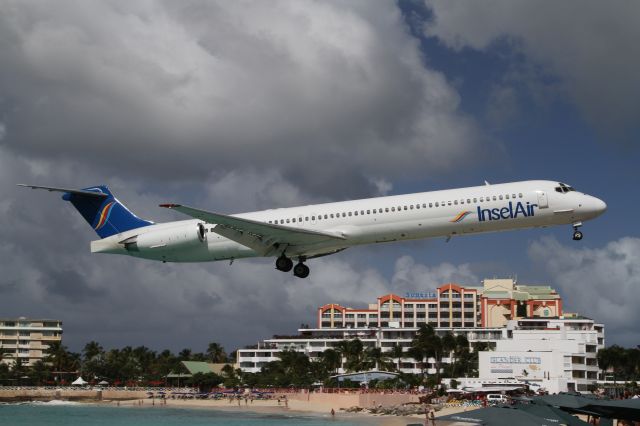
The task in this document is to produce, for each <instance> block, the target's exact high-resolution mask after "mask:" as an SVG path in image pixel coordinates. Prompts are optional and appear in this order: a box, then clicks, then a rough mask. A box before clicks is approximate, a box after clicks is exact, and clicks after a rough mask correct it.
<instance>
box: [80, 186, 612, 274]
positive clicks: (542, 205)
mask: <svg viewBox="0 0 640 426" xmlns="http://www.w3.org/2000/svg"><path fill="white" fill-rule="evenodd" d="M557 187H558V183H557V182H553V181H523V182H514V183H505V184H497V185H484V186H475V187H469V188H460V189H450V190H443V191H433V192H422V193H415V194H406V195H395V196H388V197H376V198H368V199H361V200H353V201H343V202H335V203H325V204H315V205H307V206H300V207H290V208H280V209H272V210H263V211H256V212H250V213H242V214H237V215H233V216H235V217H238V218H244V219H251V220H254V221H259V222H264V223H269V224H277V225H282V226H287V227H291V228H302V229H309V230H316V231H323V232H329V233H332V234H335V235H340V236H341V237H343V238H344V239H341V240H331V241H326V242H323V243H321V244H314V245H308V246H304V245H299V246H295V247H289V248H287V249H286V252H285V254H286V255H287V256H288V257H304V258H308V257H313V256H320V255H323V254H330V253H334V252H336V251H339V250H342V249H345V248H348V247H352V246H356V245H363V244H373V243H382V242H392V241H401V240H413V239H420V238H433V237H447V238H449V237H452V236H457V235H465V234H475V233H483V232H494V231H505V230H513V229H523V228H533V227H546V226H553V225H565V224H580V222H582V221H586V220H589V219H593V218H595V217H597V216H599V215H600V214H602V213H603V212H604V210H605V209H606V205H605V203H604V202H602V201H601V200H599V199H598V198H595V197H592V196H589V195H586V194H583V193H581V192H577V191H572V192H557V191H556V190H555V188H557ZM202 223H203V221H201V220H197V219H191V220H184V221H177V222H168V223H161V224H154V225H150V226H146V227H143V228H138V229H133V230H130V231H127V232H124V233H121V234H117V235H113V236H111V237H108V238H105V239H102V240H98V241H93V242H92V247H91V248H92V251H93V252H101V253H118V254H128V255H132V256H136V257H141V258H146V259H153V260H161V261H167V262H204V261H214V260H223V259H237V258H244V257H255V256H260V254H259V253H257V252H256V251H254V250H252V249H251V248H249V247H247V246H244V245H242V244H239V243H237V242H235V241H232V240H229V239H227V238H225V237H222V236H220V235H218V234H217V233H215V232H211V231H212V229H213V228H215V226H216V225H215V224H209V223H205V224H204V226H205V229H206V231H207V232H206V233H205V238H201V235H198V224H202ZM134 236H135V237H136V238H137V242H136V249H135V250H131V249H127V248H125V245H124V244H123V241H126V240H127V238H131V237H134ZM278 254H282V253H278ZM271 255H274V254H271Z"/></svg>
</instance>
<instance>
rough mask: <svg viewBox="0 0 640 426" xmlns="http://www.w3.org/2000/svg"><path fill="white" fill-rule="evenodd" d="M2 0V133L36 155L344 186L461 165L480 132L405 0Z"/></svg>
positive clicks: (186, 173)
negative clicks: (415, 28)
mask: <svg viewBox="0 0 640 426" xmlns="http://www.w3.org/2000/svg"><path fill="white" fill-rule="evenodd" d="M4 10H5V13H3V14H2V15H1V16H0V40H3V43H4V47H6V48H5V49H0V52H1V53H0V62H2V64H3V67H2V69H1V70H0V93H3V95H2V102H0V121H1V122H2V123H4V125H5V126H6V136H5V138H4V142H3V143H4V144H6V145H7V146H9V147H10V148H11V149H12V150H13V151H14V152H18V153H22V154H25V155H28V156H35V157H38V158H72V159H75V160H77V161H81V162H88V163H90V164H92V165H94V166H97V167H100V168H101V169H103V170H105V171H110V172H117V173H118V174H121V175H128V176H139V175H141V174H145V175H148V176H154V177H156V178H159V179H163V180H164V179H171V180H176V179H190V178H193V177H200V178H202V177H205V176H208V175H209V174H210V173H212V171H213V175H214V176H216V177H220V176H222V175H225V174H226V173H228V172H230V171H232V170H238V169H242V168H244V167H248V168H259V169H265V168H267V169H268V168H274V167H275V168H277V169H278V170H280V171H281V173H282V175H283V176H284V177H286V178H287V179H292V180H295V181H297V182H300V183H301V184H303V185H304V186H305V187H307V188H309V189H310V190H311V191H313V192H315V193H324V194H325V195H329V194H336V193H338V194H339V195H340V196H342V197H344V196H346V195H347V193H348V192H349V191H350V192H351V193H352V194H353V193H356V194H361V195H362V194H363V193H365V192H366V191H371V188H372V185H371V183H370V178H380V177H389V176H411V175H414V176H415V174H416V173H420V174H421V175H424V174H425V173H426V172H425V170H427V169H428V170H429V172H428V173H429V174H432V175H433V174H434V173H437V172H439V171H443V170H448V169H450V168H451V167H452V166H453V164H454V161H455V164H456V165H457V166H460V165H461V164H464V162H465V161H467V160H469V159H470V158H472V157H473V155H474V153H476V148H477V142H478V141H479V140H481V139H482V133H481V132H480V131H479V129H478V128H477V127H476V125H475V124H474V122H473V120H472V119H470V118H469V117H467V116H465V115H464V114H462V113H461V112H460V111H459V110H458V104H459V98H458V94H457V93H456V91H455V90H453V89H452V88H451V87H450V86H449V84H448V83H447V82H446V80H445V78H444V77H443V76H442V75H441V74H439V73H437V72H434V71H431V70H429V69H427V68H425V67H424V66H423V65H422V60H421V57H420V53H419V50H418V45H417V44H416V42H415V40H413V39H412V38H411V37H410V36H409V35H408V34H407V33H406V31H405V28H404V25H403V22H402V17H401V14H400V13H399V11H398V10H397V8H396V7H395V4H394V3H393V2H387V3H377V4H376V7H371V5H370V3H368V2H357V1H356V2H348V3H344V2H304V3H300V2H287V1H276V2H269V3H262V2H256V3H244V2H199V1H189V2H178V3H176V2H160V1H158V2H118V1H105V2H99V3H95V2H79V3H78V2H64V1H63V2H57V3H56V7H51V5H50V4H48V3H39V2H21V1H16V2H12V1H7V2H5V7H4ZM7 11H8V12H7ZM34 123H37V125H34ZM355 170H358V172H354V171H355Z"/></svg>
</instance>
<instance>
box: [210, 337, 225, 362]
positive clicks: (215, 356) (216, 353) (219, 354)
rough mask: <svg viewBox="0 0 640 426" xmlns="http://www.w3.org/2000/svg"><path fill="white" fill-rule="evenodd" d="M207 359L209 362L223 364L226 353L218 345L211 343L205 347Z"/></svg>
mask: <svg viewBox="0 0 640 426" xmlns="http://www.w3.org/2000/svg"><path fill="white" fill-rule="evenodd" d="M207 358H208V360H209V362H213V363H223V362H227V353H226V352H225V351H224V348H223V347H222V346H221V345H220V344H219V343H216V342H211V343H209V346H208V347H207Z"/></svg>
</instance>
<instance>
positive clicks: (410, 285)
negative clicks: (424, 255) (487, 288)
mask: <svg viewBox="0 0 640 426" xmlns="http://www.w3.org/2000/svg"><path fill="white" fill-rule="evenodd" d="M479 282H480V280H479V279H478V277H477V276H476V275H475V274H474V273H473V272H472V271H471V266H470V265H469V264H461V265H453V264H451V263H446V262H445V263H441V264H439V265H435V266H428V265H424V264H421V263H416V261H415V259H414V258H413V257H411V256H402V257H400V258H398V260H397V261H396V265H395V273H394V274H393V277H392V278H391V284H392V286H393V288H394V289H396V291H397V292H398V293H400V294H404V293H405V292H412V291H413V292H415V291H431V290H435V289H436V288H437V287H439V286H441V285H443V284H447V283H456V284H460V285H463V286H464V285H467V286H468V285H479Z"/></svg>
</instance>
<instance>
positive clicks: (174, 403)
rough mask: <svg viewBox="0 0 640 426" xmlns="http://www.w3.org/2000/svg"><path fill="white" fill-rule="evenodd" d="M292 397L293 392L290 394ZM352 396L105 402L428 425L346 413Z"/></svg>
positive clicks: (402, 425) (415, 419) (450, 424)
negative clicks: (321, 398)
mask: <svg viewBox="0 0 640 426" xmlns="http://www.w3.org/2000/svg"><path fill="white" fill-rule="evenodd" d="M289 396H291V395H289ZM350 402H351V399H349V398H344V395H334V396H333V397H332V398H325V400H322V401H313V400H311V398H309V400H301V399H293V398H288V399H287V402H286V403H285V402H284V400H281V401H280V403H278V401H277V399H273V400H254V401H253V402H251V401H244V400H241V401H240V404H238V401H237V400H234V401H232V402H231V403H230V402H229V400H228V399H221V400H211V399H209V400H206V399H205V400H201V399H166V400H162V399H155V400H154V399H148V398H147V399H136V400H129V401H104V403H106V404H111V405H117V406H121V407H154V408H156V407H157V408H158V409H162V408H164V407H171V408H193V409H216V410H225V411H227V410H228V411H251V412H256V413H265V414H268V413H287V412H289V413H296V414H307V415H314V416H321V417H326V418H327V419H329V418H331V417H332V416H331V410H332V409H333V410H334V411H335V418H336V419H340V418H343V419H353V418H357V419H358V420H359V421H362V422H363V423H370V424H374V425H389V426H406V425H407V424H425V418H424V416H418V415H414V416H382V415H373V414H369V413H367V412H359V413H347V412H345V411H344V410H341V408H348V406H344V403H350ZM463 411H466V410H465V408H464V407H446V408H443V409H442V410H440V411H438V412H437V413H436V424H438V425H444V426H454V425H458V424H460V423H458V422H445V421H437V418H438V417H439V416H443V415H447V414H453V413H459V412H463Z"/></svg>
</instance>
